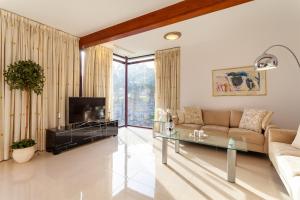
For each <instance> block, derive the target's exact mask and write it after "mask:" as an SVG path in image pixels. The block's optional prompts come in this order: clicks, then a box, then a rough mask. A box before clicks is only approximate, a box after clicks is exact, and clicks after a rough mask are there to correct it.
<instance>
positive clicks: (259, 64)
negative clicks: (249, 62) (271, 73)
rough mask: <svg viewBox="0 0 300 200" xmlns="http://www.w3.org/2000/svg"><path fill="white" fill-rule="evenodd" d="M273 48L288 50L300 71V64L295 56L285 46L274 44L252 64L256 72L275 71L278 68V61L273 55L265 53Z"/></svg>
mask: <svg viewBox="0 0 300 200" xmlns="http://www.w3.org/2000/svg"><path fill="white" fill-rule="evenodd" d="M274 47H282V48H285V49H286V50H288V51H289V52H290V53H291V54H292V55H293V56H294V58H295V59H296V61H297V64H298V67H299V69H300V63H299V60H298V58H297V56H296V54H295V53H294V52H293V51H292V50H291V49H290V48H288V47H287V46H284V45H281V44H276V45H272V46H270V47H269V48H267V49H266V50H265V51H264V52H263V53H262V54H261V55H260V56H259V57H258V58H257V59H256V60H255V63H254V67H255V69H256V71H263V70H269V69H275V68H277V66H278V59H277V57H276V56H275V55H273V54H269V53H267V51H269V50H270V49H272V48H274Z"/></svg>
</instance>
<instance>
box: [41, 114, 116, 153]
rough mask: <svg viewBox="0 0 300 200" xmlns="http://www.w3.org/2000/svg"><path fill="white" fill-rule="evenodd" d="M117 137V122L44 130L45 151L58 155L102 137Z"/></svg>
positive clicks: (81, 124) (92, 123)
mask: <svg viewBox="0 0 300 200" xmlns="http://www.w3.org/2000/svg"><path fill="white" fill-rule="evenodd" d="M117 135H118V120H114V121H107V120H99V121H92V122H84V123H77V124H71V125H69V126H64V127H61V128H60V129H58V128H52V129H47V130H46V151H47V152H52V153H53V154H59V153H61V152H62V151H65V150H67V149H70V148H73V147H76V146H80V145H82V144H86V143H90V142H93V141H96V140H99V139H102V138H104V137H109V136H117Z"/></svg>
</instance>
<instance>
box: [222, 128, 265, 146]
mask: <svg viewBox="0 0 300 200" xmlns="http://www.w3.org/2000/svg"><path fill="white" fill-rule="evenodd" d="M228 137H232V138H235V139H238V140H240V139H241V138H242V137H244V138H245V139H246V142H247V143H252V144H259V145H263V144H264V142H265V137H264V135H263V134H261V133H257V132H255V131H251V130H247V129H242V128H231V129H229V133H228Z"/></svg>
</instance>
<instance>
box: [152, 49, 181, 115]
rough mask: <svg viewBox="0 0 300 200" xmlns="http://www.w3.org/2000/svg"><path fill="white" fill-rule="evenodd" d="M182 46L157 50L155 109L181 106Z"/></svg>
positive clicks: (173, 108) (173, 110)
mask: <svg viewBox="0 0 300 200" xmlns="http://www.w3.org/2000/svg"><path fill="white" fill-rule="evenodd" d="M179 98H180V48H172V49H165V50H159V51H156V52H155V111H156V113H157V111H158V110H159V109H162V110H166V109H170V110H171V111H172V112H175V111H176V110H177V109H179V107H180V104H179V103H180V101H179Z"/></svg>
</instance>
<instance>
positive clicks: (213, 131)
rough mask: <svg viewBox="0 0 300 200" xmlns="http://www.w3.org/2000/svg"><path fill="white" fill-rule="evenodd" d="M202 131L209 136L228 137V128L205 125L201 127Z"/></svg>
mask: <svg viewBox="0 0 300 200" xmlns="http://www.w3.org/2000/svg"><path fill="white" fill-rule="evenodd" d="M201 129H202V130H204V132H205V133H206V134H208V135H216V136H224V137H227V135H228V130H229V128H228V127H225V126H216V125H205V126H202V127H201Z"/></svg>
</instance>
